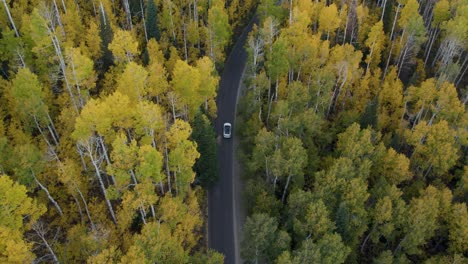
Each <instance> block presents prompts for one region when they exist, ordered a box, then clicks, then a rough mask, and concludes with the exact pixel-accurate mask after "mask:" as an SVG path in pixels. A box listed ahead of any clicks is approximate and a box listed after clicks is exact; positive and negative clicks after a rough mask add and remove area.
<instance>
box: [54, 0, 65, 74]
mask: <svg viewBox="0 0 468 264" xmlns="http://www.w3.org/2000/svg"><path fill="white" fill-rule="evenodd" d="M53 2H54V9H55V16H56V17H57V22H58V24H59V26H60V29H61V30H62V36H65V30H64V28H63V24H62V19H61V18H60V12H59V9H58V6H57V2H56V1H55V0H53ZM63 74H65V73H63Z"/></svg>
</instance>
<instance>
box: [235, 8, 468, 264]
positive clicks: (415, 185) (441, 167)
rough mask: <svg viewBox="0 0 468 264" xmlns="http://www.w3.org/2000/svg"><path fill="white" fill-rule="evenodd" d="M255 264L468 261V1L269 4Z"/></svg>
mask: <svg viewBox="0 0 468 264" xmlns="http://www.w3.org/2000/svg"><path fill="white" fill-rule="evenodd" d="M257 16H258V19H259V23H258V25H257V26H255V27H254V29H253V30H252V31H251V32H250V35H249V37H248V41H247V43H246V46H245V48H246V49H247V51H248V53H249V59H248V66H247V70H246V76H245V92H244V96H243V98H242V101H241V103H240V106H239V108H238V109H240V112H239V117H238V123H239V124H238V129H237V134H238V137H239V138H240V141H241V150H242V151H241V155H240V159H241V160H242V163H243V166H244V173H243V174H244V175H243V179H244V181H245V187H244V189H245V190H244V192H245V197H244V198H245V204H246V207H247V214H248V217H247V219H246V222H245V224H244V228H243V229H244V234H243V236H244V238H243V242H242V247H241V255H242V257H243V259H244V260H245V261H247V263H277V264H293V263H294V264H296V263H297V264H300V263H330V264H336V263H466V262H467V261H468V213H467V205H466V203H467V201H468V166H467V159H468V158H467V157H468V156H467V152H468V149H467V144H468V131H467V129H468V114H467V111H466V108H465V107H466V103H467V101H468V93H467V89H466V85H467V80H468V78H467V76H468V74H467V68H468V52H467V51H468V50H467V47H468V1H466V0H376V1H365V0H362V1H361V0H336V1H334V0H326V1H325V0H314V1H310V0H295V1H292V0H290V1H282V2H281V3H279V4H278V3H277V2H276V1H273V0H261V1H260V3H259V6H258V8H257Z"/></svg>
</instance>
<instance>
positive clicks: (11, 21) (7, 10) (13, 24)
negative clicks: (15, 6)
mask: <svg viewBox="0 0 468 264" xmlns="http://www.w3.org/2000/svg"><path fill="white" fill-rule="evenodd" d="M2 2H3V5H4V6H5V11H6V12H7V15H8V19H9V20H10V24H11V27H13V30H14V31H15V35H16V37H17V38H19V33H18V30H17V29H16V25H15V22H14V21H13V18H12V17H11V13H10V9H9V8H8V4H7V3H6V0H2Z"/></svg>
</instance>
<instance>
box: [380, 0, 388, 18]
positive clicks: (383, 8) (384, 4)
mask: <svg viewBox="0 0 468 264" xmlns="http://www.w3.org/2000/svg"><path fill="white" fill-rule="evenodd" d="M386 5H387V0H384V2H383V6H382V15H381V16H380V20H382V21H383V17H384V14H385V6H386Z"/></svg>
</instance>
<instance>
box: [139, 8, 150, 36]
mask: <svg viewBox="0 0 468 264" xmlns="http://www.w3.org/2000/svg"><path fill="white" fill-rule="evenodd" d="M140 9H141V20H142V22H143V30H144V33H145V41H146V43H148V32H147V31H146V22H145V12H144V11H143V2H142V0H140Z"/></svg>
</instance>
